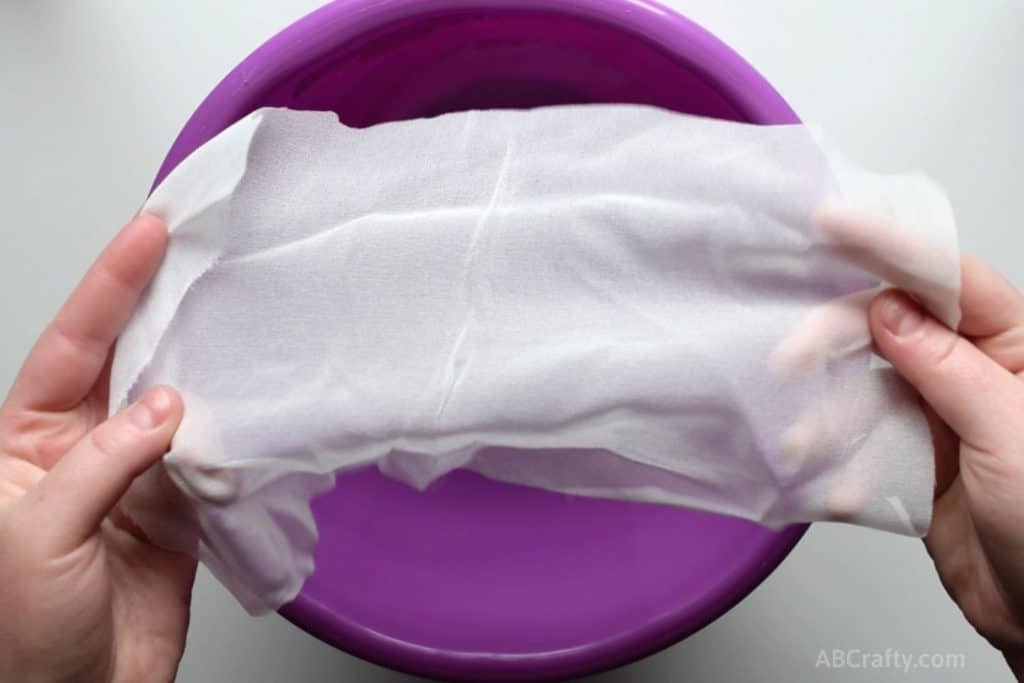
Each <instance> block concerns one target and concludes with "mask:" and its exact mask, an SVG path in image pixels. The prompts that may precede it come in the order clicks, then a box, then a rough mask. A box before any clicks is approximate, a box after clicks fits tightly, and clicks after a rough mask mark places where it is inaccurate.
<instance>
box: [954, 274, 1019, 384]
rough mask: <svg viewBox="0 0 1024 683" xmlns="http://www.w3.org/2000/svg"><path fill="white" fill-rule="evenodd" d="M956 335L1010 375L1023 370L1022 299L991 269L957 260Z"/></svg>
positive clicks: (1014, 288) (1014, 289) (1017, 292)
mask: <svg viewBox="0 0 1024 683" xmlns="http://www.w3.org/2000/svg"><path fill="white" fill-rule="evenodd" d="M960 272H961V281H962V290H961V293H960V307H961V309H962V310H963V318H962V320H961V321H960V327H959V330H960V333H961V334H963V335H964V336H966V337H970V338H971V340H972V341H973V342H974V344H975V345H976V346H977V347H978V348H979V349H981V350H982V351H984V352H985V353H986V354H987V355H988V356H990V357H991V358H992V359H993V360H995V361H996V362H997V363H999V364H1000V365H1002V366H1003V367H1004V368H1006V369H1007V370H1009V371H1010V372H1012V373H1015V374H1016V373H1018V372H1021V371H1022V370H1024V296H1022V295H1021V293H1020V292H1019V291H1017V288H1016V287H1014V286H1013V285H1012V284H1010V282H1009V281H1007V280H1006V278H1004V277H1003V276H1002V275H1001V274H1000V273H999V272H998V271H997V270H996V269H995V268H993V267H991V266H989V265H988V264H986V263H983V262H982V261H979V260H978V259H976V258H974V257H973V256H971V255H969V254H964V255H963V256H962V257H961V260H960Z"/></svg>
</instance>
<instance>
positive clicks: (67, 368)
mask: <svg viewBox="0 0 1024 683" xmlns="http://www.w3.org/2000/svg"><path fill="white" fill-rule="evenodd" d="M166 247H167V228H166V226H165V225H164V222H163V221H162V220H161V219H160V218H157V217H156V216H151V215H147V214H142V215H139V216H136V217H135V218H134V219H132V221H131V222H129V223H128V225H126V226H125V228H124V229H123V230H122V231H121V232H120V233H119V234H118V235H117V237H115V238H114V240H113V241H112V242H111V243H110V244H109V245H108V246H107V248H106V249H104V250H103V253H102V254H100V257H99V258H98V259H97V260H96V263H95V264H93V266H92V268H90V269H89V272H88V273H86V275H85V278H83V280H82V281H81V283H79V285H78V287H77V288H75V291H74V292H73V293H72V294H71V296H70V297H69V298H68V300H67V302H66V303H65V304H64V305H63V306H62V307H61V309H60V311H59V312H58V313H57V315H56V317H55V318H54V319H53V321H52V322H51V323H50V324H49V326H47V328H46V330H44V331H43V334H42V335H41V336H40V338H39V341H37V342H36V344H35V347H34V348H33V349H32V351H31V352H30V353H29V356H28V358H27V359H26V361H25V364H24V365H23V366H22V369H21V372H20V373H19V374H18V377H17V379H16V380H15V382H14V386H13V387H12V389H11V394H10V396H9V399H8V404H7V406H8V407H9V408H10V407H13V408H15V409H26V410H47V411H61V410H68V409H70V408H73V407H74V406H76V405H78V403H79V402H81V400H82V399H83V398H84V397H85V396H86V394H88V392H89V390H90V389H91V388H92V386H93V385H94V384H95V383H96V380H97V378H98V377H99V375H100V373H101V372H102V370H103V366H104V364H105V363H106V360H107V356H108V355H109V353H110V349H111V346H112V345H113V343H114V340H115V339H116V338H117V336H118V335H119V334H120V333H121V330H122V329H123V328H124V325H125V323H126V322H127V320H128V318H129V316H130V315H131V313H132V311H133V310H134V308H135V305H136V303H137V302H138V299H139V296H140V295H141V294H142V291H143V290H144V289H145V287H146V285H147V284H148V283H149V280H150V278H152V276H153V273H154V272H155V271H156V269H157V266H159V264H160V260H161V259H162V258H163V254H164V250H165V249H166Z"/></svg>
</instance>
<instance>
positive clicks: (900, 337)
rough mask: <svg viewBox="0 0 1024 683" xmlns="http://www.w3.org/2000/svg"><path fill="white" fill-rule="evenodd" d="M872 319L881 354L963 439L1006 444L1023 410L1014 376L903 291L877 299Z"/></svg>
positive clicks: (978, 444)
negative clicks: (924, 309)
mask: <svg viewBox="0 0 1024 683" xmlns="http://www.w3.org/2000/svg"><path fill="white" fill-rule="evenodd" d="M870 321H871V332H872V335H873V336H874V339H875V343H876V344H877V346H878V349H879V351H880V352H881V353H882V355H883V356H885V357H886V358H887V359H888V360H889V362H890V363H892V365H893V367H895V368H896V370H897V371H898V372H899V373H900V374H901V375H902V376H903V377H904V379H906V380H907V381H908V382H910V383H911V384H912V385H913V386H914V387H915V388H916V389H917V390H918V392H919V393H920V394H921V396H922V397H923V398H924V399H925V401H927V402H928V403H929V404H930V405H931V406H932V407H933V408H934V409H935V412H936V413H938V415H939V417H941V418H942V419H943V420H944V421H945V422H946V424H948V425H949V426H950V427H951V428H952V429H953V431H955V432H956V433H957V434H959V435H960V438H961V440H963V441H965V442H967V443H968V444H970V445H972V446H974V447H975V448H978V449H980V450H983V451H988V452H992V451H994V450H1000V449H1001V448H1003V447H1005V446H1006V444H1002V443H1001V441H1002V440H1003V439H1004V438H1005V437H1004V435H1005V434H1006V432H1007V430H1006V427H1007V425H1011V424H1014V423H1015V421H1016V420H1017V419H1018V418H1019V415H1020V414H1021V412H1022V410H1024V398H1022V389H1021V386H1020V383H1019V381H1018V380H1017V378H1016V377H1014V376H1013V375H1012V374H1011V373H1010V372H1008V371H1007V370H1006V368H1003V367H1002V366H1000V365H999V364H998V363H996V362H995V361H993V360H992V359H991V358H989V357H988V356H986V355H985V354H984V353H983V352H982V351H981V350H979V349H978V348H977V347H975V346H974V345H973V344H971V342H969V341H968V340H966V339H964V338H963V337H961V336H959V335H958V334H956V333H955V332H953V331H952V330H950V329H949V328H948V327H946V326H944V325H942V324H941V323H939V322H938V321H936V320H935V319H934V318H931V317H930V316H928V315H927V314H926V313H925V312H924V311H922V310H921V308H920V306H919V305H918V304H917V303H916V302H915V301H913V300H912V299H910V298H909V297H908V296H907V295H906V294H904V293H902V292H897V291H894V290H889V291H886V292H884V293H883V294H881V295H879V296H878V297H877V298H876V299H875V300H874V301H873V302H872V304H871V308H870Z"/></svg>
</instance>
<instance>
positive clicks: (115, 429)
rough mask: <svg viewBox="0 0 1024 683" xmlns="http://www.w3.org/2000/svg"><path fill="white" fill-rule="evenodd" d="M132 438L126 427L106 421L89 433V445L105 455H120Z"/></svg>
mask: <svg viewBox="0 0 1024 683" xmlns="http://www.w3.org/2000/svg"><path fill="white" fill-rule="evenodd" d="M132 440H133V439H132V435H131V433H130V432H129V431H128V430H127V429H123V428H119V426H118V425H116V424H115V423H107V424H105V425H103V426H102V427H100V428H97V429H94V430H92V432H90V433H89V445H90V447H91V448H92V449H93V450H95V451H96V452H97V453H99V454H100V455H103V456H106V457H115V456H118V455H121V454H122V453H124V452H125V450H126V449H127V447H128V446H130V444H131V442H132Z"/></svg>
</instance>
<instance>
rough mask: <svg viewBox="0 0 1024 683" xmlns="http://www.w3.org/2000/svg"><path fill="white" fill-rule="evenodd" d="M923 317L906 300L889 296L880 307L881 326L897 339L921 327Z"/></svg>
mask: <svg viewBox="0 0 1024 683" xmlns="http://www.w3.org/2000/svg"><path fill="white" fill-rule="evenodd" d="M923 322H924V315H922V314H921V311H919V310H918V309H917V307H916V306H914V305H912V304H910V303H908V302H907V301H906V299H903V298H902V297H897V296H890V297H889V298H888V300H887V301H886V302H885V305H884V306H883V307H882V324H883V325H885V327H886V328H887V329H888V330H889V331H890V332H892V333H893V334H894V335H896V336H897V337H905V336H907V335H909V334H911V333H912V332H914V331H915V330H917V328H919V327H920V326H921V324H922V323H923Z"/></svg>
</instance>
